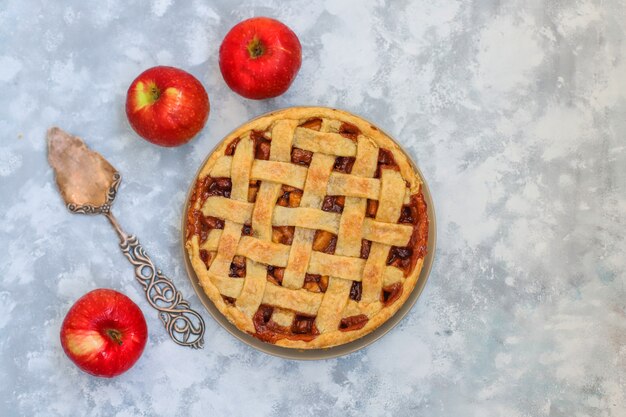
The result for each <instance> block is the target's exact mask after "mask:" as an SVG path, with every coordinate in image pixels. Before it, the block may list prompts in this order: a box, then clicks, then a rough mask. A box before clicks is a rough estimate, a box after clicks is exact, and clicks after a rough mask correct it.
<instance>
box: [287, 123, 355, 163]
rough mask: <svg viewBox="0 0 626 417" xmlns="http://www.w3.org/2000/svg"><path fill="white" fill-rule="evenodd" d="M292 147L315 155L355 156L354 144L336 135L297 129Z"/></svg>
mask: <svg viewBox="0 0 626 417" xmlns="http://www.w3.org/2000/svg"><path fill="white" fill-rule="evenodd" d="M293 146H294V147H296V148H300V149H304V150H306V151H311V152H315V153H318V152H319V153H324V154H327V155H335V156H355V155H356V144H355V143H354V141H352V140H350V139H348V138H344V137H343V136H341V135H340V134H338V133H328V132H317V131H315V130H311V129H305V128H302V127H299V128H297V129H296V134H295V137H294V139H293Z"/></svg>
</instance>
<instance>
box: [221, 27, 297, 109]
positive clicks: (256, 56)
mask: <svg viewBox="0 0 626 417" xmlns="http://www.w3.org/2000/svg"><path fill="white" fill-rule="evenodd" d="M219 60H220V70H221V71H222V76H223V77H224V81H226V84H228V86H229V87H230V88H231V89H232V90H233V91H234V92H236V93H237V94H239V95H242V96H243V97H246V98H250V99H255V100H261V99H266V98H272V97H276V96H279V95H281V94H283V93H284V92H285V91H287V89H288V88H289V86H290V85H291V83H292V82H293V80H294V79H295V78H296V75H297V74H298V70H299V69H300V65H301V64H302V47H301V46H300V41H299V40H298V37H297V36H296V34H295V33H293V31H292V30H291V29H289V28H288V27H287V26H286V25H284V24H283V23H281V22H279V21H278V20H276V19H271V18H269V17H253V18H251V19H247V20H244V21H243V22H240V23H238V24H237V25H235V26H234V27H233V28H232V29H231V30H230V31H229V32H228V34H226V37H224V40H223V41H222V45H221V46H220V58H219Z"/></svg>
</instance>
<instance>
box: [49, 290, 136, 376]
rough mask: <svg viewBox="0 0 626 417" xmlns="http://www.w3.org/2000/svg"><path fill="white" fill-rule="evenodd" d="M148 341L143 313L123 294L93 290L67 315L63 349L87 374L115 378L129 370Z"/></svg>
mask: <svg viewBox="0 0 626 417" xmlns="http://www.w3.org/2000/svg"><path fill="white" fill-rule="evenodd" d="M147 338H148V327H147V326H146V320H145V318H144V317H143V313H142V312H141V310H140V309H139V307H138V306H137V304H135V303H133V301H132V300H131V299H130V298H128V297H127V296H125V295H124V294H122V293H119V292H117V291H114V290H109V289H104V288H102V289H98V290H93V291H91V292H89V293H87V294H85V295H84V296H82V297H81V298H80V299H79V300H78V301H76V303H75V304H74V305H73V306H72V308H70V311H68V312H67V316H65V320H63V324H62V325H61V346H63V350H64V351H65V353H66V354H67V356H68V357H69V358H70V359H71V360H72V361H73V362H74V363H75V364H76V366H78V367H79V368H80V369H82V370H83V371H85V372H87V373H89V374H91V375H95V376H101V377H106V378H111V377H114V376H116V375H119V374H121V373H123V372H126V371H127V370H129V369H130V368H131V367H132V366H133V365H134V364H135V362H137V359H139V357H140V356H141V353H142V352H143V348H144V346H145V345H146V340H147Z"/></svg>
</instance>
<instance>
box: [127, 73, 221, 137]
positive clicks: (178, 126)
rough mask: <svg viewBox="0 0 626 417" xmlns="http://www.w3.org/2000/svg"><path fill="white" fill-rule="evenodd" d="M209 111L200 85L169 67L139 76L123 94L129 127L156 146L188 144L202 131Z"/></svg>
mask: <svg viewBox="0 0 626 417" xmlns="http://www.w3.org/2000/svg"><path fill="white" fill-rule="evenodd" d="M209 107H210V106H209V96H208V95H207V93H206V90H205V89H204V87H203V86H202V84H201V83H200V81H198V79H197V78H196V77H194V76H193V75H191V74H189V73H188V72H185V71H183V70H181V69H178V68H173V67H154V68H150V69H148V70H146V71H144V72H142V73H141V74H139V76H138V77H137V78H135V80H134V81H133V82H132V84H131V85H130V87H129V88H128V93H127V94H126V116H127V117H128V121H129V122H130V125H131V126H132V128H133V129H134V130H135V132H137V134H138V135H139V136H141V137H142V138H144V139H146V140H147V141H149V142H152V143H154V144H156V145H160V146H178V145H182V144H183V143H186V142H189V141H190V140H191V138H193V137H194V136H195V135H196V134H197V133H198V132H199V131H200V130H202V128H203V127H204V124H205V123H206V121H207V118H208V117H209Z"/></svg>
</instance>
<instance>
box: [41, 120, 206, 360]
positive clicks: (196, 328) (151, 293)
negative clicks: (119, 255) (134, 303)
mask: <svg viewBox="0 0 626 417" xmlns="http://www.w3.org/2000/svg"><path fill="white" fill-rule="evenodd" d="M48 162H49V163H50V165H51V166H52V168H53V170H54V172H55V176H56V182H57V185H58V187H59V191H60V192H61V196H62V197H63V200H64V201H65V203H66V205H67V208H68V209H69V210H70V211H71V212H72V213H80V214H102V215H104V216H105V217H106V218H107V219H108V220H109V222H110V223H111V225H112V226H113V228H114V229H115V231H116V233H117V235H118V236H119V238H120V248H121V249H122V252H123V253H124V255H125V256H126V258H127V259H128V260H129V261H130V263H131V264H133V266H134V267H135V278H136V279H137V281H138V282H139V283H140V284H141V286H142V287H143V289H144V292H145V294H146V299H147V300H148V302H149V303H150V305H151V306H152V307H154V308H155V309H157V310H158V311H159V318H160V319H161V321H162V322H163V325H164V326H165V328H166V329H167V332H168V333H169V335H170V337H171V338H172V340H173V341H174V342H176V343H177V344H179V345H181V346H189V347H192V348H196V349H198V348H202V347H203V346H204V320H203V319H202V317H201V316H200V314H198V313H197V312H196V311H194V310H192V309H191V308H190V306H189V302H187V301H186V300H185V299H184V298H183V296H182V294H181V293H180V292H179V291H178V290H177V289H176V287H175V286H174V284H173V283H172V281H171V280H170V279H168V278H167V277H166V276H165V275H163V273H162V272H161V271H160V270H159V269H157V268H156V267H155V265H154V262H152V259H150V257H149V256H148V255H147V254H146V252H145V250H144V248H143V247H142V246H141V244H140V243H139V240H138V239H137V237H135V236H134V235H129V234H127V233H126V232H124V231H123V230H122V228H121V227H120V225H119V223H118V222H117V220H116V219H115V217H114V216H113V213H111V204H112V203H113V200H114V199H115V196H116V194H117V189H118V187H119V185H120V182H121V176H120V174H119V172H117V171H116V170H115V168H113V166H111V164H109V162H108V161H107V160H106V159H104V158H103V157H102V156H101V155H100V154H99V153H97V152H94V151H92V150H90V149H89V148H88V147H87V145H85V143H84V142H83V141H82V140H81V139H80V138H78V137H76V136H72V135H70V134H68V133H66V132H64V131H63V130H61V129H59V128H58V127H53V128H51V129H49V130H48Z"/></svg>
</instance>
